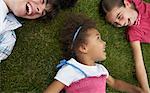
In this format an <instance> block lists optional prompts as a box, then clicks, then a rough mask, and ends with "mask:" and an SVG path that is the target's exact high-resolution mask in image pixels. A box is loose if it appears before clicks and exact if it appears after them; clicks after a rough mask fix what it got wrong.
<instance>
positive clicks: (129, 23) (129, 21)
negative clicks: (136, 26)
mask: <svg viewBox="0 0 150 93" xmlns="http://www.w3.org/2000/svg"><path fill="white" fill-rule="evenodd" d="M130 25H131V20H130V19H129V18H128V26H130Z"/></svg>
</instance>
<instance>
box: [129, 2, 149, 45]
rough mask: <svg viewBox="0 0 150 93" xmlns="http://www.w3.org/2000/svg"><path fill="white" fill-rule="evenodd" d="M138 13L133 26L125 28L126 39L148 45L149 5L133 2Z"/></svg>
mask: <svg viewBox="0 0 150 93" xmlns="http://www.w3.org/2000/svg"><path fill="white" fill-rule="evenodd" d="M133 3H135V7H136V9H137V11H138V18H137V20H136V22H135V24H134V25H132V26H128V28H127V39H128V40H129V41H130V42H133V41H140V42H143V43H150V3H145V2H143V1H142V0H133Z"/></svg>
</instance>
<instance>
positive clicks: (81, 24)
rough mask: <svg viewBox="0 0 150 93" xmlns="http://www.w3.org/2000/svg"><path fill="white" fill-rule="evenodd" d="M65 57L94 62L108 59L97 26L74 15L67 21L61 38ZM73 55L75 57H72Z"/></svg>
mask: <svg viewBox="0 0 150 93" xmlns="http://www.w3.org/2000/svg"><path fill="white" fill-rule="evenodd" d="M60 41H61V44H62V48H63V54H64V57H65V58H67V59H70V58H71V57H73V58H76V59H81V58H83V57H86V58H88V59H89V60H92V61H102V60H105V59H106V53H105V42H104V41H103V40H102V39H101V36H100V33H99V32H98V31H97V29H96V24H95V22H93V21H92V20H90V19H89V18H86V16H83V15H76V16H75V15H74V16H73V15H72V16H70V17H69V18H68V20H67V21H66V24H65V25H64V28H63V30H62V31H61V38H60ZM72 54H73V55H72Z"/></svg>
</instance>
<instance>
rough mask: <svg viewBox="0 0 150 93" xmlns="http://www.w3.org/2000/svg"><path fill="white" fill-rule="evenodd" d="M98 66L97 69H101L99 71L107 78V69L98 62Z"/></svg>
mask: <svg viewBox="0 0 150 93" xmlns="http://www.w3.org/2000/svg"><path fill="white" fill-rule="evenodd" d="M98 67H99V70H101V73H102V74H103V75H106V78H108V76H109V72H108V70H107V69H106V68H105V67H104V66H103V65H101V64H98Z"/></svg>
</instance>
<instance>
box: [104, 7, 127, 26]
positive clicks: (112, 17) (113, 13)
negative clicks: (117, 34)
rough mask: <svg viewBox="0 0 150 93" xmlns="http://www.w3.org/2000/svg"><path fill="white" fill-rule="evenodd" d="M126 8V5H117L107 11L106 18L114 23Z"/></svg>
mask: <svg viewBox="0 0 150 93" xmlns="http://www.w3.org/2000/svg"><path fill="white" fill-rule="evenodd" d="M123 10H124V7H115V8H113V9H112V10H111V11H110V12H107V14H106V16H105V18H106V20H107V21H108V22H110V23H112V22H114V21H115V20H116V18H117V15H118V14H119V13H120V12H122V11H123Z"/></svg>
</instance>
